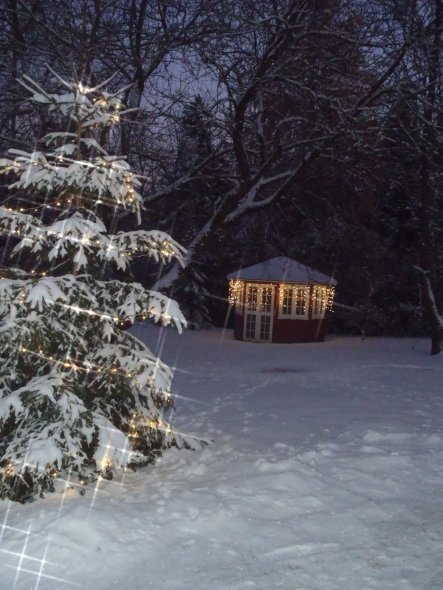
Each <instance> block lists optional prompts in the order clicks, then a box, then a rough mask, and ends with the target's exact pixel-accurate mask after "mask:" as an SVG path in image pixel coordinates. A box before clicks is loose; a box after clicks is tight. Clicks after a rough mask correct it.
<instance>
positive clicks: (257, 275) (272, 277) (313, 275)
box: [228, 256, 337, 285]
mask: <svg viewBox="0 0 443 590" xmlns="http://www.w3.org/2000/svg"><path fill="white" fill-rule="evenodd" d="M228 279H239V280H243V281H245V280H246V281H276V282H279V283H308V284H312V283H314V284H320V285H335V284H336V283H337V281H336V280H335V279H333V278H332V277H328V276H327V275H325V274H323V273H322V272H319V271H318V270H314V269H313V268H310V267H309V266H306V264H301V263H300V262H297V261H296V260H291V259H290V258H286V256H277V258H271V259H270V260H265V262H260V263H259V264H254V265H253V266H247V267H246V268H242V269H240V270H238V271H236V272H231V273H230V274H228Z"/></svg>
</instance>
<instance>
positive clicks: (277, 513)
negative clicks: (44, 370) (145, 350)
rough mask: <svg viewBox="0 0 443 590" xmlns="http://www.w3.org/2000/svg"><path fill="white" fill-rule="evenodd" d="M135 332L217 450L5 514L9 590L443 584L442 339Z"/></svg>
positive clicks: (335, 589)
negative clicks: (311, 339) (287, 340)
mask: <svg viewBox="0 0 443 590" xmlns="http://www.w3.org/2000/svg"><path fill="white" fill-rule="evenodd" d="M134 331H135V332H136V333H137V335H139V336H140V337H142V338H143V339H144V340H146V341H147V342H148V343H149V342H151V343H152V345H153V348H154V349H156V350H158V351H161V352H162V357H163V359H164V360H166V361H168V362H169V363H170V364H172V365H174V366H175V367H176V369H177V370H176V374H175V392H176V393H177V394H178V395H179V396H181V397H180V398H179V399H178V400H177V412H176V417H175V419H174V424H175V427H176V428H177V429H178V430H181V431H185V432H188V433H189V432H191V433H195V434H196V435H197V436H201V437H206V438H210V439H212V440H213V443H212V444H211V445H210V446H208V447H206V448H205V449H204V450H201V451H195V452H191V451H177V450H172V451H170V452H167V453H166V454H165V456H164V457H163V459H162V460H161V462H160V463H159V464H158V465H157V466H156V467H155V468H153V467H148V468H145V469H143V470H141V471H139V472H138V473H136V474H132V473H127V474H125V475H123V476H122V477H121V478H120V479H119V480H114V481H111V482H105V481H101V482H99V483H98V484H97V485H96V486H95V487H94V486H92V487H90V488H88V489H87V491H86V495H85V496H80V495H79V494H78V493H77V492H76V491H75V490H68V491H66V492H65V493H58V494H52V495H49V496H48V498H47V499H46V500H38V501H37V502H34V503H33V504H28V505H25V506H21V505H17V504H13V503H8V502H0V527H1V528H0V590H37V589H38V590H65V589H66V590H69V589H75V588H84V589H90V590H111V589H113V588H116V589H119V590H145V589H147V588H153V589H155V590H191V589H195V590H247V589H249V588H251V589H255V590H268V589H269V590H273V589H278V588H283V589H287V590H369V589H372V588H373V589H377V590H391V589H392V590H441V589H442V588H443V358H438V357H434V358H431V357H430V356H428V347H429V343H428V342H427V341H423V340H412V339H398V340H397V339H368V340H366V341H362V340H360V339H357V338H355V339H354V338H343V337H331V338H330V339H329V340H328V341H327V342H325V343H323V344H290V345H281V344H280V345H278V344H277V345H268V344H252V343H242V342H236V341H233V340H232V332H231V331H228V332H226V333H223V332H222V331H218V330H207V331H201V332H187V333H185V334H183V335H182V336H179V335H177V334H176V333H175V332H173V330H162V331H161V330H158V329H156V328H152V327H148V328H146V327H143V328H141V327H137V328H136V329H135V330H134ZM159 334H162V336H161V337H160V339H158V338H159ZM184 398H185V399H184ZM62 484H63V482H59V485H62Z"/></svg>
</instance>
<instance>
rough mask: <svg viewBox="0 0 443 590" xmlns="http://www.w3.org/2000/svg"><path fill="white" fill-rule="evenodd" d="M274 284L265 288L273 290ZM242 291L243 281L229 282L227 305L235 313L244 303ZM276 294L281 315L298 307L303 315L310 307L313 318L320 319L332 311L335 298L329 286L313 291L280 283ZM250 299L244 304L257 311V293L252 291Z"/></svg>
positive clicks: (322, 286) (263, 293)
mask: <svg viewBox="0 0 443 590" xmlns="http://www.w3.org/2000/svg"><path fill="white" fill-rule="evenodd" d="M275 286H276V285H275V284H268V285H266V286H265V287H266V288H270V289H274V288H275ZM244 289H245V281H242V280H239V279H231V280H230V281H229V294H228V301H229V305H231V306H232V307H234V308H235V309H236V310H237V311H241V310H242V308H243V306H244V305H245V303H244V300H243V298H244ZM278 293H279V311H280V312H282V311H283V310H285V312H286V313H284V314H283V313H282V314H281V315H291V314H292V312H293V310H295V308H297V307H298V309H299V310H300V313H301V312H303V314H305V313H306V312H307V310H308V308H309V305H311V308H312V312H313V317H320V316H322V315H323V314H324V313H325V312H326V311H332V307H333V303H334V296H335V287H333V286H330V285H314V286H313V289H312V290H310V288H309V287H308V286H306V285H297V284H294V283H280V284H279V285H278ZM250 297H252V298H253V299H252V300H251V301H249V302H246V304H248V303H249V304H250V305H252V306H253V307H254V309H258V307H259V305H258V299H257V297H258V291H256V292H255V291H254V292H252V293H251V294H250ZM263 297H267V291H266V292H265V291H263V288H262V298H263ZM262 303H263V305H265V304H267V299H266V301H265V300H263V302H262Z"/></svg>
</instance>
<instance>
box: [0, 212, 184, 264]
mask: <svg viewBox="0 0 443 590" xmlns="http://www.w3.org/2000/svg"><path fill="white" fill-rule="evenodd" d="M9 211H11V210H9ZM26 225H27V227H28V228H30V227H31V225H30V224H26ZM32 230H33V231H34V232H37V233H41V234H42V235H45V234H46V235H48V236H50V237H54V238H57V239H59V240H63V239H65V240H67V241H68V242H69V243H70V244H71V245H75V244H78V245H81V246H91V247H96V246H98V245H100V244H101V241H100V239H95V240H94V239H90V238H87V237H85V236H82V237H81V238H78V237H76V236H74V235H72V234H63V233H61V232H58V233H57V232H54V231H51V230H49V229H48V228H41V227H37V226H32ZM2 235H8V236H12V237H15V238H22V239H24V238H26V240H28V241H33V243H36V242H37V241H38V238H35V239H34V240H32V239H31V238H30V236H29V235H27V233H26V230H20V229H19V228H16V229H14V230H12V231H8V230H7V229H5V228H1V229H0V236H2ZM152 248H153V246H152V245H149V246H145V247H142V246H134V247H133V249H122V248H119V247H117V246H115V245H113V244H111V243H108V244H106V248H105V250H104V251H105V252H107V253H108V259H110V260H112V258H111V252H113V251H115V252H116V253H117V255H118V256H119V257H122V258H134V257H137V256H143V255H144V254H146V252H148V251H149V250H152ZM157 251H158V253H159V254H160V255H161V256H162V257H164V258H166V259H170V258H171V257H172V256H174V255H176V254H177V253H176V251H175V250H174V249H173V248H171V247H168V242H167V241H166V240H165V241H163V242H160V244H159V245H158V246H157Z"/></svg>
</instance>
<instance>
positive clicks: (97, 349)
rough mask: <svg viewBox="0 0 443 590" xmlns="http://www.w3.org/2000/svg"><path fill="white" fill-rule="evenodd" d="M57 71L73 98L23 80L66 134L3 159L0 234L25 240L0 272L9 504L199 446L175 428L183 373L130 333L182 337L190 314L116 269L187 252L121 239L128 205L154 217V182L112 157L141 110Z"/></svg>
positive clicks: (134, 234) (160, 236)
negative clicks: (150, 185) (139, 330)
mask: <svg viewBox="0 0 443 590" xmlns="http://www.w3.org/2000/svg"><path fill="white" fill-rule="evenodd" d="M52 73H53V75H54V81H55V82H56V83H58V84H60V85H61V88H63V90H62V92H61V93H60V94H53V93H49V92H47V91H46V90H44V89H43V88H41V87H40V86H39V85H38V84H37V83H36V82H34V81H32V80H31V79H29V78H25V79H23V80H22V81H21V83H22V85H23V86H24V87H25V88H26V89H27V90H28V91H30V93H31V97H30V99H31V101H32V102H33V103H34V104H36V105H37V106H38V107H39V108H42V107H44V108H47V109H48V110H49V111H50V112H52V116H53V117H54V118H55V121H57V122H58V128H62V129H63V128H64V129H66V131H60V132H53V133H49V134H47V135H46V136H44V137H43V138H42V140H41V149H36V150H35V151H33V152H32V153H28V152H25V151H21V150H17V149H11V150H10V152H9V154H8V156H9V157H7V158H4V159H2V160H0V171H1V172H2V173H4V174H5V178H6V179H7V181H8V183H9V189H8V193H9V195H10V198H9V200H8V203H4V204H5V206H2V207H0V231H1V233H2V234H3V236H6V237H7V239H8V240H9V241H10V240H12V239H16V241H17V243H16V244H15V247H14V248H13V251H12V261H13V263H12V264H11V265H10V266H8V267H6V266H3V267H1V269H0V342H1V347H0V497H2V498H10V499H14V500H19V501H27V500H30V499H32V498H33V497H35V496H36V495H38V494H42V493H43V492H44V491H52V490H53V489H54V478H55V477H57V476H59V477H61V479H62V480H64V481H65V482H69V483H70V485H74V486H79V488H80V490H82V486H83V485H84V484H85V483H87V482H88V481H92V480H94V479H96V478H97V477H112V474H113V473H114V471H116V470H118V469H122V468H123V469H124V468H127V467H128V466H129V467H133V466H137V465H143V464H146V463H148V462H152V461H153V460H155V457H156V456H157V455H158V454H159V453H160V452H161V450H162V449H164V448H167V447H169V446H171V445H176V446H179V447H180V446H192V444H193V442H192V440H189V439H188V438H186V437H184V436H183V435H180V434H178V433H176V432H174V430H173V428H172V426H171V423H170V412H171V410H172V407H173V398H172V395H171V391H170V386H171V376H172V372H171V370H170V369H169V368H168V367H167V366H166V365H165V364H163V363H162V362H161V361H160V360H159V359H158V358H156V357H155V356H154V355H153V354H152V352H151V351H150V350H149V349H148V348H147V347H146V346H145V345H144V344H143V343H142V342H140V341H139V340H138V339H137V338H135V337H134V336H133V335H132V334H131V333H130V332H128V331H127V330H126V328H127V326H128V324H132V323H133V322H134V321H135V320H139V319H152V320H154V321H156V322H160V323H161V324H163V325H165V326H166V325H168V324H173V325H175V326H176V328H177V329H178V330H179V331H181V329H182V327H183V326H185V324H186V322H185V319H184V317H183V315H182V313H181V312H180V310H179V307H178V305H177V303H176V302H175V301H173V300H171V299H168V298H167V297H165V296H163V295H162V294H160V293H157V292H154V291H147V290H145V289H144V288H143V287H142V286H141V285H140V284H136V283H128V282H123V281H121V280H117V279H116V278H113V277H115V273H114V274H113V272H112V269H115V270H117V271H120V274H123V271H127V269H128V267H129V264H130V261H131V258H133V257H134V256H143V255H146V256H151V257H153V258H154V259H155V260H156V261H158V262H168V261H169V260H171V258H176V259H179V260H180V258H181V255H182V253H183V249H182V248H181V246H180V245H179V244H177V243H176V242H175V241H174V240H172V239H171V238H170V237H169V236H168V235H167V234H165V233H163V232H160V231H144V230H138V231H128V232H118V233H115V234H112V233H110V232H109V231H108V228H107V226H106V223H105V221H106V219H108V220H109V219H112V215H118V214H119V212H121V211H124V210H126V211H130V212H131V213H133V214H134V216H135V218H137V219H138V221H140V209H141V203H142V199H141V196H140V194H139V193H138V192H137V188H138V187H139V186H140V180H139V179H138V178H137V176H136V175H134V174H133V173H132V172H131V170H130V166H129V165H128V163H127V162H126V160H125V159H123V158H121V157H119V156H115V155H110V154H109V153H108V151H107V150H106V149H105V147H106V146H108V145H109V141H107V140H106V138H108V139H109V137H112V132H111V128H112V127H113V126H115V125H118V123H119V120H120V118H121V116H122V115H124V113H125V112H127V111H125V109H124V107H123V105H122V103H121V101H120V98H119V96H120V93H116V94H110V93H107V92H105V91H104V90H103V88H105V85H106V83H104V84H101V85H100V86H97V87H95V88H88V87H86V86H84V85H83V84H82V83H81V82H78V81H75V80H74V81H72V82H70V81H66V80H63V79H62V78H60V77H59V76H57V75H56V74H55V73H54V72H52ZM63 121H65V123H64V127H62V125H63ZM11 195H12V196H13V200H11ZM11 203H13V206H11ZM106 215H107V217H105V216H106ZM108 225H109V224H108Z"/></svg>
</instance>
